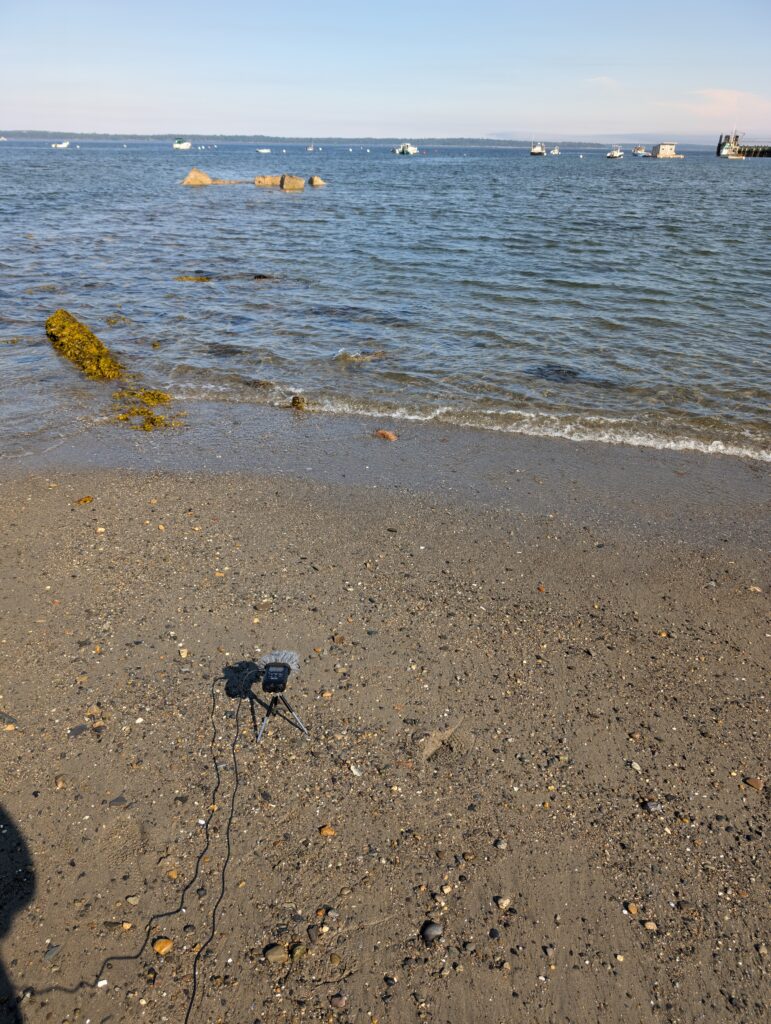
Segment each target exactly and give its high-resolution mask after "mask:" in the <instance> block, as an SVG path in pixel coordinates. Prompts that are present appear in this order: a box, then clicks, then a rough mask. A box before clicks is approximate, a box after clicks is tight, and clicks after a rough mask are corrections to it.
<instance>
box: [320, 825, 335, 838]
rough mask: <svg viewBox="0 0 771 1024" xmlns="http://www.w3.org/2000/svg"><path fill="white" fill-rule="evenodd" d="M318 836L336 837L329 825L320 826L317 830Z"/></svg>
mask: <svg viewBox="0 0 771 1024" xmlns="http://www.w3.org/2000/svg"><path fill="white" fill-rule="evenodd" d="M319 835H320V836H336V835H337V832H335V830H334V829H333V828H332V826H331V825H322V826H321V828H320V829H319Z"/></svg>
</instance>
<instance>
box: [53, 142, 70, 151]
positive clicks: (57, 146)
mask: <svg viewBox="0 0 771 1024" xmlns="http://www.w3.org/2000/svg"><path fill="white" fill-rule="evenodd" d="M69 146H70V144H69V142H52V143H51V149H69Z"/></svg>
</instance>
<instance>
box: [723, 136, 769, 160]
mask: <svg viewBox="0 0 771 1024" xmlns="http://www.w3.org/2000/svg"><path fill="white" fill-rule="evenodd" d="M715 155H716V156H722V157H727V158H728V159H729V160H745V159H747V158H748V157H758V156H769V157H771V144H770V143H767V142H749V143H743V142H740V141H739V136H738V135H737V133H736V132H726V133H725V135H721V136H720V138H719V139H718V143H717V148H716V149H715Z"/></svg>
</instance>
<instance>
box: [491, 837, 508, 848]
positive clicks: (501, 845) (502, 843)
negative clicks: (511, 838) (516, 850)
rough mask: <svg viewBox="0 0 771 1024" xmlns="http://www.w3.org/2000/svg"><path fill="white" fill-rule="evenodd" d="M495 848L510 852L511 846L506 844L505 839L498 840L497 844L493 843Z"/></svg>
mask: <svg viewBox="0 0 771 1024" xmlns="http://www.w3.org/2000/svg"><path fill="white" fill-rule="evenodd" d="M493 846H494V847H495V849H496V850H508V848H509V844H508V843H507V842H506V840H505V839H496V840H495V842H494V843H493Z"/></svg>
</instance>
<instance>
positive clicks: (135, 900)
mask: <svg viewBox="0 0 771 1024" xmlns="http://www.w3.org/2000/svg"><path fill="white" fill-rule="evenodd" d="M126 903H128V904H130V906H132V907H136V906H137V905H138V904H139V897H138V896H127V897H126Z"/></svg>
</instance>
